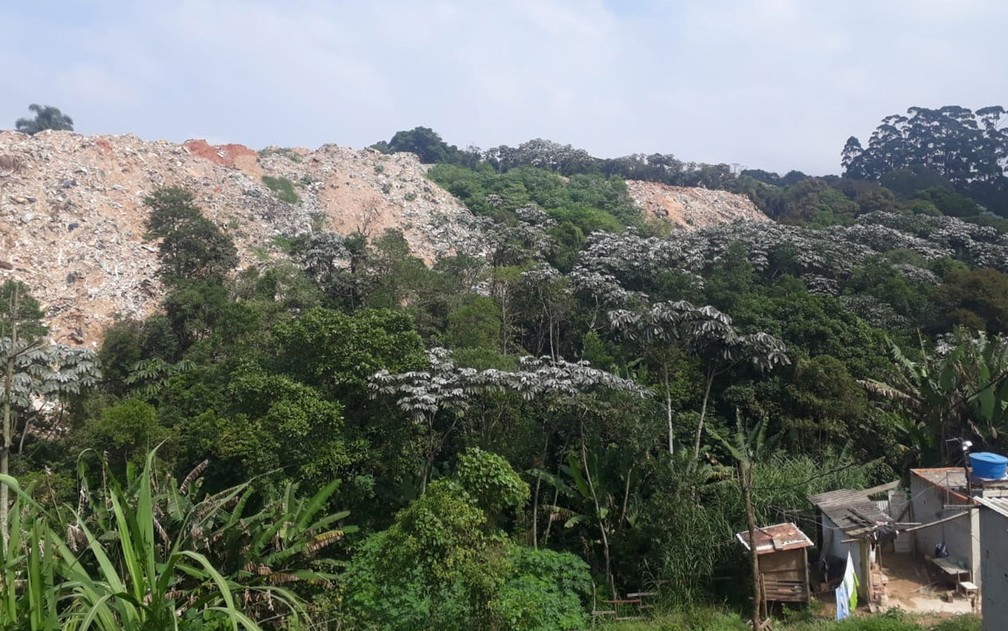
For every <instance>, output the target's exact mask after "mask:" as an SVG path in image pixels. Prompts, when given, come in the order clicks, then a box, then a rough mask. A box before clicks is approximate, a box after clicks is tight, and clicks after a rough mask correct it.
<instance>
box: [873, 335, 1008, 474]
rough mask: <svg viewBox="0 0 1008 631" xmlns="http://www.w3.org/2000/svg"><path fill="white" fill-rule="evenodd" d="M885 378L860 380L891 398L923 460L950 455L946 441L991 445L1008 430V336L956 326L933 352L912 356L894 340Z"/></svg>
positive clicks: (883, 396) (946, 457) (875, 391)
mask: <svg viewBox="0 0 1008 631" xmlns="http://www.w3.org/2000/svg"><path fill="white" fill-rule="evenodd" d="M891 356H892V360H893V367H894V372H893V374H892V375H891V378H890V379H889V380H887V381H881V380H874V379H866V380H863V381H862V382H861V383H862V384H863V385H864V386H865V388H866V389H867V390H868V391H869V392H870V393H872V394H874V395H876V396H878V397H880V398H883V399H887V400H889V401H891V402H893V403H894V404H895V405H896V406H897V407H898V408H899V409H900V410H901V412H902V413H903V415H904V418H905V421H906V425H905V430H906V432H907V433H908V435H909V436H910V438H911V440H912V441H913V442H914V444H915V446H916V447H917V449H918V450H919V451H921V452H922V454H923V457H924V458H925V459H934V458H939V457H943V458H944V459H945V460H946V461H947V460H948V456H949V450H948V449H947V447H948V443H947V441H948V440H949V439H951V438H967V437H969V438H972V439H974V440H980V441H983V442H985V443H988V444H992V443H996V442H998V441H1002V440H1004V438H1005V434H1006V432H1008V340H1005V339H1004V338H1001V337H999V336H987V335H986V334H985V333H982V332H974V331H970V330H968V329H963V328H960V329H956V331H955V332H954V333H953V334H952V336H950V337H949V338H947V339H946V340H945V341H943V342H942V343H941V344H939V346H938V347H937V348H936V349H935V350H934V351H929V350H928V349H926V348H924V347H923V344H922V347H921V351H920V356H919V359H916V360H914V359H912V358H910V357H909V356H907V355H906V354H905V353H904V352H903V350H902V349H900V348H899V347H898V346H896V345H895V344H893V345H892V348H891Z"/></svg>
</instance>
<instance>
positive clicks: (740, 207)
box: [627, 180, 771, 230]
mask: <svg viewBox="0 0 1008 631" xmlns="http://www.w3.org/2000/svg"><path fill="white" fill-rule="evenodd" d="M627 189H628V192H629V193H630V197H631V198H632V199H633V201H634V203H635V204H637V205H638V206H640V207H641V208H643V209H644V211H645V212H647V213H648V214H649V215H651V216H653V217H658V218H659V219H663V220H665V221H668V222H670V223H671V224H672V225H673V226H676V227H678V228H681V229H683V230H696V229H697V228H706V227H708V226H713V225H717V224H722V223H731V222H733V221H739V220H742V219H745V220H749V221H771V219H770V218H769V217H767V216H766V215H764V214H763V213H762V212H760V210H759V209H758V208H756V205H755V204H753V202H752V200H750V199H749V198H748V197H745V196H744V195H736V194H735V193H729V192H727V191H715V190H708V189H706V188H685V187H682V186H669V185H667V184H658V183H655V182H640V181H636V180H628V181H627Z"/></svg>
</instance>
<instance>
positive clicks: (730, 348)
mask: <svg viewBox="0 0 1008 631" xmlns="http://www.w3.org/2000/svg"><path fill="white" fill-rule="evenodd" d="M609 317H610V320H611V321H612V323H613V327H614V328H616V329H621V330H624V331H626V332H627V333H628V335H630V336H632V337H636V338H637V339H640V340H642V341H645V342H646V341H648V340H649V339H650V340H654V341H655V342H656V343H660V344H670V343H679V344H682V345H683V346H684V347H685V349H686V350H687V351H688V352H690V353H692V354H693V355H695V356H696V357H697V358H698V359H699V360H700V362H701V366H702V370H703V373H704V393H703V400H702V403H701V406H700V420H699V423H698V425H697V430H696V438H695V440H694V444H693V459H694V460H697V459H699V458H700V438H701V436H702V434H703V429H704V420H705V419H706V416H707V404H708V402H709V401H710V395H711V388H712V387H713V385H714V381H715V380H716V379H718V378H719V377H722V376H724V375H725V374H727V373H728V372H729V371H731V370H733V369H734V368H736V367H738V366H740V365H743V364H751V365H752V366H753V367H754V368H756V369H757V370H761V371H767V370H770V369H772V368H773V367H775V366H778V365H783V364H790V363H791V360H790V359H789V358H788V356H787V354H786V347H785V345H784V343H783V342H781V341H780V340H778V339H777V338H775V337H774V336H772V335H770V334H769V333H763V332H760V333H752V334H747V335H742V334H739V332H738V331H736V330H735V327H734V326H732V320H731V317H729V316H728V315H727V314H725V313H722V312H720V311H718V310H717V309H715V308H714V307H711V306H706V307H695V306H693V305H692V304H690V303H689V302H686V301H685V300H681V301H679V302H666V303H660V304H657V305H654V306H653V307H652V308H651V310H650V311H647V312H644V313H638V312H632V311H627V310H620V311H614V312H612V313H611V314H610V316H609ZM665 390H666V403H667V407H666V413H667V417H668V422H669V451H670V452H671V451H672V410H671V396H670V391H669V389H668V383H667V380H666V382H665Z"/></svg>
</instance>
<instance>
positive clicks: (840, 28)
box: [0, 0, 1008, 174]
mask: <svg viewBox="0 0 1008 631" xmlns="http://www.w3.org/2000/svg"><path fill="white" fill-rule="evenodd" d="M1006 24H1008V2H1004V1H1003V0H947V1H938V0H871V1H865V0H845V1H821V0H750V1H742V0H737V1H736V0H723V1H722V0H695V1H690V2H673V1H665V2H662V1H659V0H625V1H624V0H605V1H603V0H496V1H493V2H489V1H483V0H430V1H424V0H370V1H367V2H365V1H359V2H350V1H340V0H331V1H321V0H319V1H314V2H313V1H298V0H275V1H270V0H246V1H242V2H237V1H234V2H224V1H214V0H170V1H163V2H160V1H150V2H146V1H144V0H132V1H127V0H123V1H119V2H113V1H110V0H108V1H101V0H97V1H93V2H90V1H87V0H73V1H54V0H50V1H48V2H38V1H33V0H25V1H21V0H11V1H9V2H3V3H2V4H0V25H3V32H4V37H3V38H2V39H0V68H2V69H3V70H2V72H3V84H4V88H3V92H2V98H0V126H3V127H13V125H14V120H15V119H16V118H18V117H21V116H26V115H27V114H28V112H27V106H28V104H29V103H42V104H51V105H56V106H58V107H60V108H62V109H63V111H64V112H65V113H67V114H69V115H71V116H72V117H73V118H74V120H75V122H76V129H77V131H79V132H83V133H109V134H118V133H127V132H132V133H135V134H137V135H139V136H141V137H143V138H148V139H155V138H165V139H169V140H175V141H181V140H185V139H187V138H208V139H210V140H211V141H227V142H241V143H244V144H247V145H249V146H252V147H254V148H260V147H263V146H266V145H269V144H278V145H285V146H291V145H297V146H307V147H317V146H319V145H321V144H325V143H336V144H340V145H351V146H358V147H360V146H366V145H369V144H371V143H373V142H375V141H378V140H382V139H388V138H389V137H390V136H391V135H392V133H393V132H395V131H396V130H399V129H411V128H413V127H415V126H417V125H425V126H428V127H433V128H434V129H435V130H436V131H438V132H439V133H440V134H441V136H442V137H443V138H444V139H445V140H447V141H448V142H450V143H453V144H457V145H459V146H465V145H470V144H474V145H478V146H480V147H491V146H496V145H500V144H510V145H516V144H518V143H520V142H522V141H524V140H528V139H530V138H537V137H542V138H549V139H552V140H556V141H558V142H562V143H570V144H573V145H575V146H577V147H582V148H584V149H587V150H588V151H589V152H591V153H592V154H594V155H597V156H616V155H624V154H627V153H633V152H648V153H650V152H656V151H657V152H662V153H674V154H675V155H676V156H677V157H679V158H680V159H683V160H697V161H705V162H728V163H740V164H742V165H744V166H747V167H750V168H765V169H770V170H777V171H781V172H783V171H787V170H789V169H800V170H804V171H806V172H810V173H816V174H819V173H831V172H839V170H840V166H839V154H840V150H841V148H842V147H843V143H844V141H845V140H846V139H847V137H848V136H850V135H852V134H853V135H856V136H859V137H860V138H861V139H862V140H863V141H864V140H866V138H867V136H868V135H870V133H871V131H872V129H874V127H875V125H876V124H877V123H878V121H879V120H880V119H881V118H882V117H884V116H886V115H888V114H892V113H897V112H904V111H905V110H906V109H907V108H908V107H910V106H912V105H920V106H925V107H938V106H941V105H946V104H957V105H963V106H966V107H971V108H979V107H982V106H985V105H993V104H1001V105H1008V79H1006V77H1008V73H1006V72H1005V64H1006V60H1008V37H1006V36H1005V34H1004V29H1005V25H1006Z"/></svg>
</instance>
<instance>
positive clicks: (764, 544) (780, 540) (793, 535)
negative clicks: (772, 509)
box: [735, 523, 813, 554]
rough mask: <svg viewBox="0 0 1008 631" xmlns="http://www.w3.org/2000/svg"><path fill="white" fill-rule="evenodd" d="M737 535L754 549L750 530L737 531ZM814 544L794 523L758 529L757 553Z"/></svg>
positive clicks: (744, 544)
mask: <svg viewBox="0 0 1008 631" xmlns="http://www.w3.org/2000/svg"><path fill="white" fill-rule="evenodd" d="M735 537H737V538H738V540H739V542H740V543H741V544H742V546H743V547H744V548H745V549H746V550H751V549H752V548H751V547H750V545H749V531H748V530H744V531H742V532H739V533H736V534H735ZM812 545H813V544H812V540H811V539H809V538H808V536H806V534H805V533H804V532H802V531H801V529H799V528H798V526H796V525H794V524H792V523H784V524H777V525H774V526H767V527H765V528H757V529H756V554H768V553H770V552H782V551H784V550H798V549H801V548H809V547H811V546H812Z"/></svg>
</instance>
